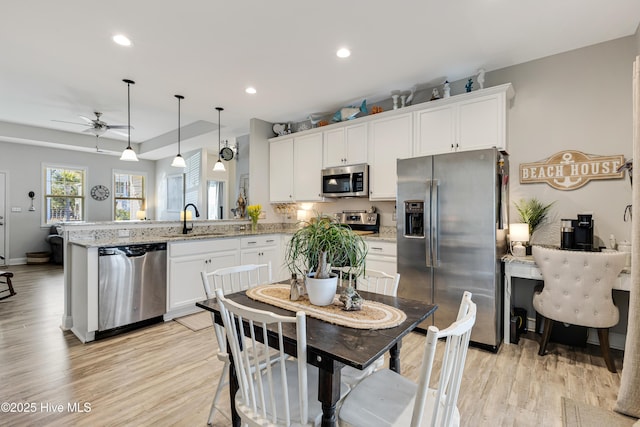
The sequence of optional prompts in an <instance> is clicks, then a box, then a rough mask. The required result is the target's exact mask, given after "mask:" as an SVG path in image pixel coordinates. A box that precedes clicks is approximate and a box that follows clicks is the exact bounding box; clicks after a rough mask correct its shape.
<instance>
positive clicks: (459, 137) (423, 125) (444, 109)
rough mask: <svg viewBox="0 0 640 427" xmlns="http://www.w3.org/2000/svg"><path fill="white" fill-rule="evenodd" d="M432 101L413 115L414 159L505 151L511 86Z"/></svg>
mask: <svg viewBox="0 0 640 427" xmlns="http://www.w3.org/2000/svg"><path fill="white" fill-rule="evenodd" d="M459 97H460V98H458V97H452V98H447V99H442V100H438V101H433V103H429V104H431V105H429V104H427V106H428V107H429V108H425V109H423V110H419V111H416V112H414V117H415V132H416V137H415V141H414V156H426V155H431V154H439V153H447V152H451V151H465V150H476V149H480V148H489V147H497V148H498V149H500V150H503V151H508V145H507V113H508V102H509V101H510V100H511V98H512V97H513V88H512V86H511V84H505V85H501V86H495V87H492V88H488V89H483V90H480V91H477V92H470V93H468V94H463V95H459Z"/></svg>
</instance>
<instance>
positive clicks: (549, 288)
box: [533, 246, 626, 372]
mask: <svg viewBox="0 0 640 427" xmlns="http://www.w3.org/2000/svg"><path fill="white" fill-rule="evenodd" d="M625 256H626V255H625V254H624V253H602V252H582V251H567V250H560V249H549V248H543V247H540V246H534V247H533V258H534V259H535V261H536V264H538V267H540V270H541V271H542V278H543V279H544V288H543V289H542V291H540V292H536V293H534V295H533V307H534V308H535V309H536V311H537V312H538V313H539V314H540V315H541V316H542V317H543V318H544V332H543V335H542V341H541V343H540V350H539V351H538V354H539V355H540V356H543V355H544V354H545V352H546V348H547V343H548V342H549V337H550V336H551V329H552V328H553V322H562V323H569V324H571V325H579V326H586V327H588V328H596V329H597V330H598V339H599V340H600V349H601V350H602V356H603V357H604V360H605V363H606V364H607V368H608V369H609V371H611V372H616V368H615V364H614V363H613V359H612V357H611V353H610V352H609V328H610V327H612V326H615V325H616V324H617V323H618V318H619V313H618V307H616V306H615V305H614V304H613V299H612V296H611V291H612V289H613V285H614V283H615V281H616V279H617V278H618V275H619V274H620V271H622V268H623V267H624V265H625Z"/></svg>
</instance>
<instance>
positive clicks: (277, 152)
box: [269, 138, 294, 202]
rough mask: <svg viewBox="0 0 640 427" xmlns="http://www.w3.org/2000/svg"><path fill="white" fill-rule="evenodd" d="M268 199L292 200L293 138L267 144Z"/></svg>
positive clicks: (275, 200) (274, 200)
mask: <svg viewBox="0 0 640 427" xmlns="http://www.w3.org/2000/svg"><path fill="white" fill-rule="evenodd" d="M269 200H270V201H271V202H292V201H293V200H294V199H293V138H286V139H283V140H277V141H273V142H271V143H270V145H269Z"/></svg>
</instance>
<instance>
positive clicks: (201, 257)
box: [165, 238, 240, 320]
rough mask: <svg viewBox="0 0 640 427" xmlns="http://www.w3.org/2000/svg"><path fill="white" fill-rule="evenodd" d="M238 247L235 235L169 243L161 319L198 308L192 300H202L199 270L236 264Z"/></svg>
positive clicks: (212, 269) (238, 241) (191, 311)
mask: <svg viewBox="0 0 640 427" xmlns="http://www.w3.org/2000/svg"><path fill="white" fill-rule="evenodd" d="M239 249H240V239H239V238H231V239H210V240H199V241H197V242H196V241H191V242H171V243H169V244H168V257H169V262H168V266H169V267H168V268H169V272H168V273H169V274H168V278H169V283H168V285H169V286H168V295H167V314H166V315H165V320H169V319H172V318H174V317H179V316H183V315H185V314H188V313H195V312H196V311H199V309H198V308H196V305H195V304H196V302H198V301H202V300H204V299H206V296H205V293H204V287H203V286H202V278H201V276H200V272H202V271H207V272H211V271H214V270H216V269H218V268H223V267H232V266H234V265H238V264H240V250H239Z"/></svg>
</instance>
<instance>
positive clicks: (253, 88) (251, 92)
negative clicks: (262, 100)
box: [244, 86, 257, 95]
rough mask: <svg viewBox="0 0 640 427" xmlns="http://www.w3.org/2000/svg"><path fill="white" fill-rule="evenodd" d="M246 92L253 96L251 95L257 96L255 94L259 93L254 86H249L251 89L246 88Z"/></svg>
mask: <svg viewBox="0 0 640 427" xmlns="http://www.w3.org/2000/svg"><path fill="white" fill-rule="evenodd" d="M244 91H245V92H247V93H249V94H251V95H253V94H255V93H256V92H257V90H256V88H255V87H253V86H249V87H248V88H246V89H245V90H244Z"/></svg>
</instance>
